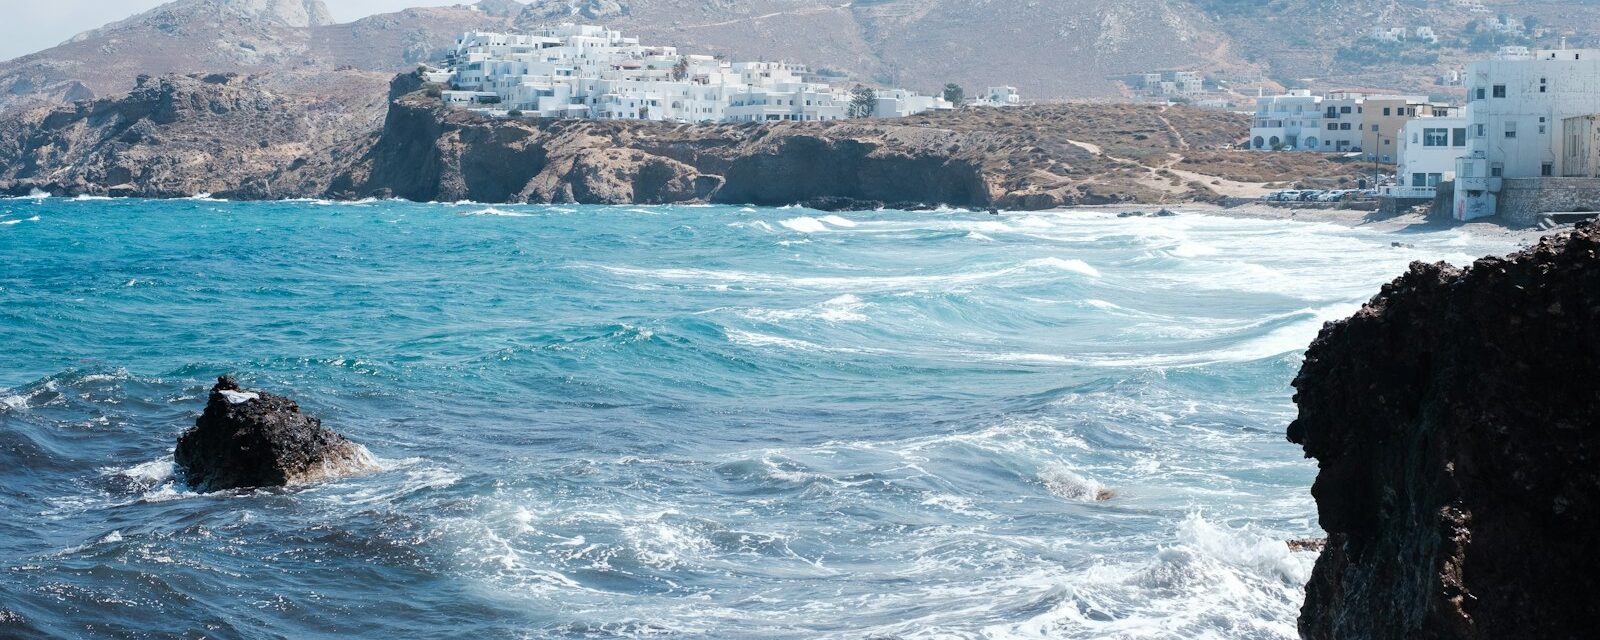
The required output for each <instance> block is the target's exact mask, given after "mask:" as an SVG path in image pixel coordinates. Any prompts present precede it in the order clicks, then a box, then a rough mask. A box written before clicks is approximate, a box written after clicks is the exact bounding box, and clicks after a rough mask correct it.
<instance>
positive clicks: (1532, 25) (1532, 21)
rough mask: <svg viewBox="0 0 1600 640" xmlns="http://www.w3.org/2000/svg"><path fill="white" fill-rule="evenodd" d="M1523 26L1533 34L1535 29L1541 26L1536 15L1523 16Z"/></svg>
mask: <svg viewBox="0 0 1600 640" xmlns="http://www.w3.org/2000/svg"><path fill="white" fill-rule="evenodd" d="M1522 28H1523V29H1527V30H1528V33H1529V34H1530V35H1531V34H1532V33H1533V30H1534V29H1537V28H1539V19H1538V18H1536V17H1534V16H1524V17H1523V18H1522Z"/></svg>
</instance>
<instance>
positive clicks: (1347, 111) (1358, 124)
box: [1252, 91, 1366, 153]
mask: <svg viewBox="0 0 1600 640" xmlns="http://www.w3.org/2000/svg"><path fill="white" fill-rule="evenodd" d="M1365 103H1366V95H1364V94H1361V93H1355V92H1351V91H1342V92H1335V93H1330V94H1327V95H1326V96H1323V98H1322V102H1321V108H1322V131H1321V133H1320V134H1318V135H1317V137H1318V138H1320V139H1321V141H1322V146H1321V148H1320V149H1316V150H1317V151H1327V152H1332V153H1349V152H1352V151H1359V150H1360V149H1361V136H1362V131H1363V127H1362V124H1363V123H1364V122H1366V113H1365V112H1364V109H1365ZM1253 140H1254V136H1252V141H1253ZM1252 146H1253V145H1252ZM1307 150H1311V149H1307Z"/></svg>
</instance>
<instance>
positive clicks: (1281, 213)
mask: <svg viewBox="0 0 1600 640" xmlns="http://www.w3.org/2000/svg"><path fill="white" fill-rule="evenodd" d="M1162 208H1166V209H1170V210H1172V211H1174V212H1177V213H1180V214H1183V213H1199V214H1204V215H1211V216H1220V217H1227V218H1251V219H1256V220H1289V221H1295V222H1325V223H1330V224H1337V225H1343V226H1347V227H1351V228H1358V229H1370V230H1373V231H1380V232H1383V233H1392V234H1396V235H1408V234H1418V233H1438V232H1442V231H1457V230H1460V231H1466V232H1468V233H1471V234H1473V235H1477V236H1484V237H1500V238H1506V239H1509V240H1516V241H1518V242H1521V243H1523V244H1530V245H1531V244H1533V243H1535V242H1538V240H1539V238H1540V237H1543V236H1546V235H1549V234H1551V233H1555V232H1557V231H1560V230H1562V229H1563V227H1566V226H1567V225H1562V226H1560V227H1555V228H1551V229H1541V228H1538V227H1521V228H1517V227H1508V226H1505V225H1503V224H1500V223H1499V222H1498V221H1494V220H1483V221H1475V222H1460V221H1457V220H1440V219H1437V218H1429V217H1427V216H1425V215H1422V214H1417V213H1401V214H1398V215H1392V216H1384V215H1382V214H1379V213H1377V212H1374V211H1359V210H1355V209H1291V208H1286V207H1274V206H1271V205H1266V204H1259V203H1247V204H1240V205H1234V206H1231V207H1225V206H1222V205H1217V204H1212V203H1209V202H1191V203H1183V204H1169V205H1144V206H1138V205H1105V206H1092V207H1071V208H1070V209H1072V210H1087V211H1110V212H1117V213H1121V212H1125V211H1152V210H1160V209H1162Z"/></svg>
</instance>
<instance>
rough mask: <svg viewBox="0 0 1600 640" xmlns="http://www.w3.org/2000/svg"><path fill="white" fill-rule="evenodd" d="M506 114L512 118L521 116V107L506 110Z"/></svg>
mask: <svg viewBox="0 0 1600 640" xmlns="http://www.w3.org/2000/svg"><path fill="white" fill-rule="evenodd" d="M506 115H508V116H511V117H513V118H521V117H522V110H521V109H512V110H510V111H508V112H506Z"/></svg>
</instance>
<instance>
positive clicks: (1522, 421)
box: [1288, 224, 1600, 640]
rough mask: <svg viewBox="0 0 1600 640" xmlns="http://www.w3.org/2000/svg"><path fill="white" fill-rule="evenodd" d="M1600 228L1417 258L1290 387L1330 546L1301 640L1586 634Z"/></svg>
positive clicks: (1599, 550)
mask: <svg viewBox="0 0 1600 640" xmlns="http://www.w3.org/2000/svg"><path fill="white" fill-rule="evenodd" d="M1597 252H1600V226H1596V225H1594V224H1589V225H1586V226H1580V227H1578V228H1577V229H1576V230H1574V231H1570V232H1566V233H1560V234H1556V235H1552V236H1547V237H1545V238H1544V239H1542V240H1540V242H1539V243H1538V244H1537V245H1536V246H1533V247H1531V248H1529V249H1527V250H1524V251H1522V252H1519V253H1516V254H1513V255H1510V256H1507V257H1504V258H1498V257H1489V258H1483V259H1481V260H1478V261H1477V262H1476V263H1474V264H1473V265H1472V266H1471V267H1470V268H1467V269H1457V268H1454V267H1451V266H1450V265H1446V264H1443V263H1440V264H1422V263H1414V264H1412V265H1411V268H1410V270H1409V272H1407V273H1406V274H1405V275H1403V276H1401V277H1400V278H1399V279H1397V280H1395V281H1394V282H1392V283H1390V284H1387V285H1384V287H1383V288H1382V290H1381V292H1380V293H1379V294H1378V295H1377V296H1376V297H1374V298H1373V299H1372V300H1371V301H1370V302H1368V303H1367V304H1366V305H1365V306H1364V307H1362V309H1361V310H1360V311H1359V312H1357V313H1356V314H1355V316H1354V317H1352V318H1349V319H1347V320H1343V321H1339V322H1333V323H1329V324H1328V325H1327V326H1325V327H1324V328H1323V330H1322V333H1321V335H1319V336H1318V337H1317V339H1316V341H1315V342H1314V343H1312V345H1311V347H1310V349H1309V350H1308V351H1307V352H1306V358H1305V364H1304V365H1303V367H1302V368H1301V370H1300V374H1299V376H1298V377H1297V378H1296V379H1295V381H1294V386H1295V389H1296V390H1297V394H1296V396H1295V402H1296V403H1297V404H1298V405H1299V416H1298V418H1297V419H1296V420H1295V421H1294V423H1293V424H1291V425H1290V426H1289V433H1288V435H1289V440H1290V441H1292V442H1295V443H1298V444H1300V445H1302V446H1303V447H1304V448H1305V452H1306V454H1307V455H1308V456H1310V457H1314V458H1316V459H1317V463H1318V474H1317V479H1316V482H1315V484H1313V486H1312V488H1311V493H1312V495H1313V496H1314V497H1315V498H1316V502H1317V512H1318V515H1319V518H1320V521H1321V524H1322V527H1323V529H1325V530H1327V532H1328V540H1327V548H1326V550H1325V551H1323V553H1322V555H1321V556H1320V557H1319V558H1318V560H1317V564H1316V567H1315V569H1314V570H1313V572H1312V576H1311V580H1310V583H1309V584H1308V585H1307V587H1306V601H1305V605H1304V607H1303V608H1302V609H1301V611H1300V621H1299V626H1300V633H1301V636H1302V637H1304V638H1307V639H1310V640H1323V639H1329V640H1332V639H1336V638H1363V639H1380V640H1381V639H1390V638H1392V639H1396V640H1398V639H1401V638H1432V639H1468V638H1471V639H1489V638H1587V637H1595V635H1594V634H1595V631H1594V629H1593V625H1594V624H1595V621H1596V620H1600V597H1597V595H1596V594H1600V545H1596V544H1595V532H1597V531H1600V384H1597V382H1596V381H1597V380H1600V257H1597V255H1596V254H1597Z"/></svg>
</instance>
